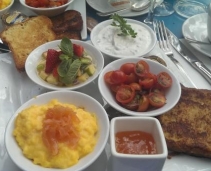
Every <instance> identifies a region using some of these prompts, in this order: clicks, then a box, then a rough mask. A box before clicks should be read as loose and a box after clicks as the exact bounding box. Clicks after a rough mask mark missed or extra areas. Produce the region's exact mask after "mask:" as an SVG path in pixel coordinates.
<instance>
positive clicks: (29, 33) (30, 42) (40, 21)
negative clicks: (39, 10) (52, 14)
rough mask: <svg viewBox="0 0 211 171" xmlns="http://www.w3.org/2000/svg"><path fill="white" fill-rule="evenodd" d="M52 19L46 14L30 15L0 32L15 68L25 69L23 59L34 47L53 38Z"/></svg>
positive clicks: (24, 59) (54, 36)
mask: <svg viewBox="0 0 211 171" xmlns="http://www.w3.org/2000/svg"><path fill="white" fill-rule="evenodd" d="M52 26H53V24H52V21H51V20H50V19H49V18H48V17H46V16H37V17H32V18H29V19H28V20H26V21H25V22H23V23H20V24H14V25H12V26H10V27H8V28H6V29H5V30H3V31H2V32H1V34H0V37H1V39H2V41H3V42H4V43H6V44H7V45H8V46H9V48H10V50H11V52H12V55H13V58H14V62H15V65H16V68H17V69H18V70H19V71H24V70H25V61H26V59H27V57H28V55H29V54H30V52H31V51H32V50H34V49H35V48H36V47H38V46H40V45H42V44H44V43H46V42H49V41H52V40H55V39H56V34H55V33H54V31H53V30H52Z"/></svg>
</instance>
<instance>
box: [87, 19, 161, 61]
mask: <svg viewBox="0 0 211 171" xmlns="http://www.w3.org/2000/svg"><path fill="white" fill-rule="evenodd" d="M125 20H126V21H127V23H128V24H134V25H138V27H137V28H136V29H134V30H135V31H136V30H137V33H138V34H139V35H137V37H136V39H135V41H134V42H138V40H140V45H139V44H138V45H139V46H140V47H139V48H138V49H137V50H136V52H135V50H133V51H134V54H132V53H131V54H127V53H126V52H127V51H129V50H127V48H125V47H127V46H130V45H131V46H135V45H136V47H138V45H137V43H136V44H135V43H131V44H129V43H128V44H127V43H126V44H123V43H121V42H118V41H116V42H117V47H118V46H120V45H122V47H121V46H120V47H121V50H122V51H121V50H120V48H119V47H118V48H116V49H118V50H116V49H115V48H114V49H113V50H111V48H110V47H111V46H112V45H114V44H115V43H116V42H115V41H114V42H113V41H111V40H115V36H117V35H116V34H115V33H112V32H111V33H112V34H111V33H108V34H107V32H106V31H105V30H103V29H104V28H105V27H107V26H110V25H111V23H112V21H113V20H112V19H110V20H106V21H103V22H101V23H99V24H98V25H96V26H95V27H94V28H93V30H92V32H91V35H90V39H91V42H92V44H93V45H94V46H95V47H96V48H97V49H99V50H100V51H101V52H102V53H103V54H106V55H108V56H110V57H112V58H116V59H119V58H132V57H141V56H144V55H146V54H147V53H149V52H150V51H152V49H153V48H154V47H155V45H156V42H157V39H156V35H155V33H154V31H153V30H152V29H151V28H150V27H149V26H148V25H146V24H144V23H143V22H140V21H137V20H133V19H125ZM112 27H113V28H114V26H112ZM102 30H103V31H104V32H105V35H104V34H102V35H100V34H101V33H102V32H101V31H102ZM138 31H139V32H138ZM142 32H143V33H142ZM107 35H108V36H107ZM106 36H107V37H108V39H107V40H108V41H107V42H106V41H105V42H106V43H105V42H104V41H99V39H100V38H101V39H102V40H106V39H104V37H106ZM117 37H119V36H117ZM110 39H111V40H110ZM117 40H118V39H117ZM120 40H121V41H124V39H120ZM145 40H147V41H148V42H147V43H146V41H145ZM110 42H112V44H111V43H110ZM118 43H119V44H118ZM134 44H135V45H134ZM141 44H144V45H145V44H146V46H145V47H143V48H142V47H141Z"/></svg>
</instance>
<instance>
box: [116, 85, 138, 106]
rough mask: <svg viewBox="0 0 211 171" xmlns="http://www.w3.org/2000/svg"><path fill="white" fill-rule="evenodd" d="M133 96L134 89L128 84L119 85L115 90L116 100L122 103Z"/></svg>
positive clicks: (128, 100)
mask: <svg viewBox="0 0 211 171" xmlns="http://www.w3.org/2000/svg"><path fill="white" fill-rule="evenodd" d="M134 96H135V90H134V89H133V88H132V87H131V86H129V85H121V86H120V87H119V88H118V90H117V92H116V100H117V101H118V102H120V103H122V104H126V103H129V102H131V101H132V100H133V98H134Z"/></svg>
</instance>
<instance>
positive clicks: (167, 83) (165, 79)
mask: <svg viewBox="0 0 211 171" xmlns="http://www.w3.org/2000/svg"><path fill="white" fill-rule="evenodd" d="M157 82H158V84H159V85H160V86H161V87H163V88H169V87H171V85H172V78H171V76H170V75H169V74H168V73H167V72H161V73H159V74H158V75H157Z"/></svg>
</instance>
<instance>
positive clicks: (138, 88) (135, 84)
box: [129, 83, 141, 91]
mask: <svg viewBox="0 0 211 171" xmlns="http://www.w3.org/2000/svg"><path fill="white" fill-rule="evenodd" d="M129 85H130V86H131V87H133V88H134V90H136V91H140V90H141V86H140V84H138V83H130V84H129Z"/></svg>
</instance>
